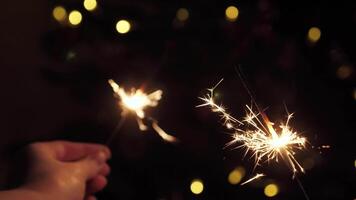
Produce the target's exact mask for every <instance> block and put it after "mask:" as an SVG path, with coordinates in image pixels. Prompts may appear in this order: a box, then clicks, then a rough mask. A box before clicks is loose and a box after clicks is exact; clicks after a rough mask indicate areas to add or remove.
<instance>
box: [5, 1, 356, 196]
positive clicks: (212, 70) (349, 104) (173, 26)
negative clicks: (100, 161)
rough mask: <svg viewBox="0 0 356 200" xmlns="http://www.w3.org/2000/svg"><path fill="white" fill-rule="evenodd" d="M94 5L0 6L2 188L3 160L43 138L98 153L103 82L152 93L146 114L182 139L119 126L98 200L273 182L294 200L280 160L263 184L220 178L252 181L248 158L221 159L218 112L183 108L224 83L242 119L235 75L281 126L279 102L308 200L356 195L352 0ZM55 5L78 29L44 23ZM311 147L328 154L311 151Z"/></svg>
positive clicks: (109, 107)
mask: <svg viewBox="0 0 356 200" xmlns="http://www.w3.org/2000/svg"><path fill="white" fill-rule="evenodd" d="M98 3H99V6H100V7H99V8H98V9H97V10H96V11H95V12H93V13H91V12H88V11H86V10H85V9H84V8H83V6H82V1H79V0H61V1H47V0H33V1H10V0H5V1H1V3H0V5H1V8H0V9H1V12H0V24H1V29H0V66H1V68H0V81H1V82H0V91H1V101H0V125H1V130H0V134H1V139H0V150H1V154H2V155H3V156H2V157H3V158H2V161H1V163H0V171H1V173H0V180H1V181H0V183H1V184H0V185H1V186H2V187H3V188H4V187H6V184H5V183H4V182H5V180H7V179H9V178H10V179H11V178H13V177H10V176H11V175H10V173H8V170H9V168H11V167H9V165H8V164H7V162H6V160H7V158H8V157H11V156H12V154H13V152H14V151H15V150H17V149H18V148H20V147H21V146H24V145H26V144H28V143H30V142H33V141H41V140H53V139H67V140H72V141H85V142H98V143H104V142H105V140H106V138H108V137H109V134H110V132H111V131H112V129H113V128H114V127H115V125H116V123H117V122H118V121H119V119H120V110H119V109H118V108H117V106H116V102H115V99H114V98H113V96H112V90H111V88H110V87H109V85H108V84H107V79H109V78H114V79H115V80H116V81H117V82H118V83H120V84H122V85H124V86H126V87H127V88H130V87H143V88H145V90H146V91H153V90H155V89H158V88H160V89H163V91H164V94H163V99H162V100H161V101H160V104H159V106H158V107H157V108H156V109H152V110H150V112H149V114H150V115H152V116H154V117H155V118H157V119H158V120H159V121H160V125H161V126H162V127H163V128H164V129H166V130H167V131H168V132H170V133H172V134H173V135H175V136H176V137H178V138H179V139H180V141H181V142H180V143H178V144H169V143H165V142H163V141H162V140H161V139H160V138H159V137H158V136H157V135H156V134H155V133H154V132H153V131H148V132H146V133H141V132H140V131H139V130H138V128H137V125H136V122H135V120H134V118H130V119H129V120H128V121H127V123H126V124H125V126H124V128H123V129H122V130H121V131H120V133H119V135H118V136H117V137H116V139H115V141H114V143H113V145H112V147H111V148H112V151H113V158H112V160H111V166H112V175H111V176H110V183H109V185H108V187H107V188H106V189H105V190H104V191H103V192H102V193H100V194H99V195H98V198H99V199H157V200H158V199H160V200H163V199H167V200H168V199H172V200H180V199H205V200H207V199H209V200H210V199H266V198H267V197H265V196H264V194H263V188H264V186H265V185H266V184H267V183H271V182H274V183H276V184H278V185H279V187H280V193H279V194H278V195H277V196H276V197H275V198H274V199H303V198H304V197H303V194H302V192H301V190H300V188H299V187H298V185H297V183H296V181H295V180H293V179H292V178H291V177H292V176H291V173H290V171H289V170H288V168H287V167H286V166H284V165H283V163H280V164H275V163H274V162H271V163H270V164H266V165H264V166H263V167H261V168H259V171H263V172H265V173H267V175H268V176H267V177H266V178H263V179H261V180H259V181H256V182H254V183H252V184H249V185H246V186H239V185H237V186H234V185H230V184H229V183H228V181H227V176H228V174H229V172H230V171H231V170H232V169H234V168H235V167H236V166H243V167H245V169H246V171H247V174H246V177H245V178H244V179H247V178H248V176H251V175H253V173H254V172H253V160H251V159H249V158H248V157H246V158H245V159H243V152H242V150H239V149H237V150H230V149H223V147H224V145H225V143H227V142H228V141H229V140H230V139H231V138H230V136H229V134H227V133H228V131H227V130H225V129H224V128H223V127H222V126H221V125H220V123H219V122H218V121H219V118H218V116H216V114H214V113H211V112H210V111H209V109H207V108H199V109H198V108H195V106H196V105H198V104H199V103H200V102H199V100H198V98H197V97H198V96H201V95H203V94H204V92H205V90H204V89H205V88H208V87H211V86H213V85H214V84H215V83H216V82H217V81H218V80H219V79H220V78H222V77H224V78H225V81H224V82H223V83H222V84H221V85H220V87H219V88H218V90H217V92H218V93H219V97H218V99H217V100H218V101H219V102H224V104H225V105H226V106H227V107H228V108H229V110H230V111H231V112H232V113H234V115H235V116H236V117H242V116H243V114H244V109H243V106H244V104H249V103H250V97H249V96H248V94H247V92H246V90H245V89H244V88H243V86H242V84H241V81H240V78H239V77H238V75H237V73H236V72H235V68H236V67H240V68H241V70H242V71H243V74H244V75H245V77H246V81H247V82H248V84H249V87H250V88H251V90H252V91H253V93H254V94H255V97H256V99H257V101H258V103H259V104H260V105H261V106H262V107H264V108H265V107H268V110H267V113H268V115H269V116H270V118H271V119H272V120H273V121H276V122H280V121H279V120H284V119H285V117H286V112H285V109H284V106H283V104H284V103H286V105H287V107H288V109H289V110H290V111H292V112H295V118H294V119H293V121H292V124H291V125H292V126H293V127H294V128H295V129H296V130H298V131H299V132H300V133H301V134H303V135H304V136H306V137H307V138H308V141H309V143H310V145H308V148H307V150H306V151H304V152H301V153H300V154H298V155H297V158H298V160H300V162H301V163H302V165H306V164H305V163H309V167H308V169H307V170H306V174H305V175H304V174H302V175H300V176H299V178H300V180H301V182H302V183H303V185H304V187H305V188H306V191H307V193H308V194H309V196H310V198H311V199H353V198H356V194H355V191H356V188H355V175H356V174H355V171H356V169H355V164H354V162H355V159H356V155H355V131H354V130H355V124H356V122H355V103H356V85H355V71H354V70H355V58H356V57H355V55H356V54H355V52H356V51H355V48H356V39H355V36H356V28H355V27H356V4H355V3H354V2H353V1H349V2H346V1H345V2H344V1H313V2H303V1H293V2H287V1H269V0H259V1H236V2H235V1H234V2H232V1H220V0H216V1H215V0H214V1H213V0H212V1H149V2H148V1H137V0H130V1H115V0H106V1H99V2H98ZM56 5H63V6H64V7H66V8H67V10H71V9H78V10H80V11H81V12H82V14H83V21H82V23H81V24H80V26H78V27H75V28H74V27H70V26H68V25H61V24H59V23H58V22H57V21H55V20H54V19H53V17H52V9H53V8H54V6H56ZM230 5H235V6H237V7H238V8H239V11H240V13H239V17H238V19H237V21H236V22H229V21H227V20H226V19H225V14H224V12H225V9H226V7H227V6H230ZM181 7H185V8H187V9H188V10H189V13H190V16H189V19H188V20H187V21H185V22H179V21H177V19H175V17H176V11H177V9H179V8H181ZM120 18H125V19H128V20H130V22H131V23H132V24H133V29H132V30H131V32H129V33H128V34H124V35H120V34H118V33H117V32H116V31H115V24H116V22H117V20H118V19H120ZM313 26H316V27H319V28H320V30H321V38H320V40H319V41H318V42H316V43H314V44H312V43H310V42H308V41H307V33H308V30H309V29H310V28H311V27H313ZM340 67H341V69H340ZM345 69H346V71H347V72H346V74H345ZM320 145H330V146H331V148H330V149H322V150H321V151H320V150H319V149H317V147H319V146H320ZM313 146H314V148H313ZM310 163H312V165H310ZM17 167H18V168H19V169H18V170H20V171H25V170H26V169H24V168H23V167H22V166H17ZM12 168H13V167H12ZM194 178H200V179H202V180H203V181H204V185H205V188H204V191H203V193H202V194H200V195H198V196H197V195H193V194H192V193H191V192H190V189H189V185H190V182H191V181H192V180H193V179H194Z"/></svg>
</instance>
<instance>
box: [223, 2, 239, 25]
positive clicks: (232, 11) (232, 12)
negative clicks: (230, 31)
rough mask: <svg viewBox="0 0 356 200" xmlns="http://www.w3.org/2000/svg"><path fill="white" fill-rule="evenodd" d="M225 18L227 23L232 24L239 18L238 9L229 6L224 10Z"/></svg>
mask: <svg viewBox="0 0 356 200" xmlns="http://www.w3.org/2000/svg"><path fill="white" fill-rule="evenodd" d="M225 16H226V19H227V20H228V21H231V22H234V21H236V20H237V17H238V16H239V9H238V8H236V7H235V6H229V7H227V8H226V10H225Z"/></svg>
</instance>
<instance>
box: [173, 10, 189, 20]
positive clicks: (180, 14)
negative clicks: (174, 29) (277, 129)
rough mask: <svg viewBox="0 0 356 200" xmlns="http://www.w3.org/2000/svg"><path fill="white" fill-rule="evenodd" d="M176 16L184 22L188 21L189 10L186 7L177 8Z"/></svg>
mask: <svg viewBox="0 0 356 200" xmlns="http://www.w3.org/2000/svg"><path fill="white" fill-rule="evenodd" d="M176 18H177V19H178V20H179V21H182V22H184V21H187V20H188V18H189V11H188V10H187V9H186V8H179V9H178V10H177V14H176Z"/></svg>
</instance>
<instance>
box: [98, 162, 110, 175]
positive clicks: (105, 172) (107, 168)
mask: <svg viewBox="0 0 356 200" xmlns="http://www.w3.org/2000/svg"><path fill="white" fill-rule="evenodd" d="M110 171H111V169H110V166H109V165H108V164H106V163H105V164H104V165H103V166H102V168H101V169H100V171H99V173H98V174H99V175H103V176H108V175H109V174H110Z"/></svg>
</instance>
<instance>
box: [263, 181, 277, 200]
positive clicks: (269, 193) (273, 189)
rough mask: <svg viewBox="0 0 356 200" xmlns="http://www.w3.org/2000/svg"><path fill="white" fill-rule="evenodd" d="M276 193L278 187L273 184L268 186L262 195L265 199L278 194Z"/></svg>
mask: <svg viewBox="0 0 356 200" xmlns="http://www.w3.org/2000/svg"><path fill="white" fill-rule="evenodd" d="M278 192H279V189H278V185H276V184H274V183H271V184H268V185H267V186H266V187H265V189H264V193H265V195H266V196H267V197H274V196H276V195H277V194H278Z"/></svg>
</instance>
